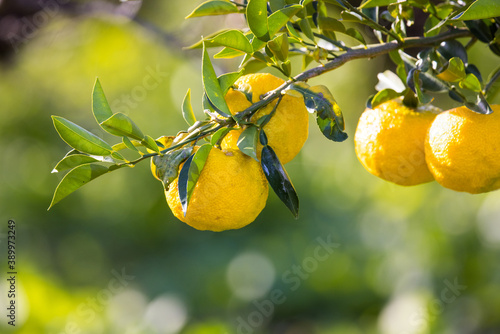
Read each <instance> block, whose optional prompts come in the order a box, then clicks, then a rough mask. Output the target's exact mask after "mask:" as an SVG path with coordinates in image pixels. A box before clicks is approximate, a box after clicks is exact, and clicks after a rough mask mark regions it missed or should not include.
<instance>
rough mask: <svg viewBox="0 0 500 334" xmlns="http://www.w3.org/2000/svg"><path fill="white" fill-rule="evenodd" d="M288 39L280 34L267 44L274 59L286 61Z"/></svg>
mask: <svg viewBox="0 0 500 334" xmlns="http://www.w3.org/2000/svg"><path fill="white" fill-rule="evenodd" d="M288 46H289V44H288V37H287V35H286V34H280V35H278V36H276V37H275V38H273V39H272V40H270V41H269V42H267V47H268V48H269V50H271V52H272V54H273V55H274V56H275V57H276V59H278V60H280V61H283V62H284V61H286V60H287V58H288Z"/></svg>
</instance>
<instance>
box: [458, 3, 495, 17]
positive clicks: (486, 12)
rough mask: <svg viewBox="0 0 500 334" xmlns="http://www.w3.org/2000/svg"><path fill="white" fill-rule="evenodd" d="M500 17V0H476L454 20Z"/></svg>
mask: <svg viewBox="0 0 500 334" xmlns="http://www.w3.org/2000/svg"><path fill="white" fill-rule="evenodd" d="M496 16H500V6H499V5H498V0H476V1H474V2H473V3H472V4H471V5H470V6H469V8H467V10H465V11H464V12H462V13H460V14H459V15H457V16H456V17H454V18H453V19H454V20H461V21H464V20H479V19H487V18H491V17H496Z"/></svg>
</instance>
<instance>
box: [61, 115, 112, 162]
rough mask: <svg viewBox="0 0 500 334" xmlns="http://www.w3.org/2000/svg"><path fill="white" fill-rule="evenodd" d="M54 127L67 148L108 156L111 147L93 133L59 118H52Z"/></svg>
mask: <svg viewBox="0 0 500 334" xmlns="http://www.w3.org/2000/svg"><path fill="white" fill-rule="evenodd" d="M52 120H53V122H54V127H55V128H56V131H57V132H58V133H59V136H61V138H62V140H64V141H65V142H66V143H67V144H68V145H69V146H71V147H73V148H74V149H75V150H78V151H80V152H83V153H88V154H94V155H110V154H111V152H112V150H113V149H112V148H111V146H110V145H109V144H108V143H106V142H105V141H104V140H102V139H101V138H99V137H97V136H96V135H94V134H93V133H91V132H89V131H87V130H85V129H84V128H82V127H81V126H79V125H76V124H75V123H73V122H70V121H68V120H67V119H65V118H63V117H59V116H52Z"/></svg>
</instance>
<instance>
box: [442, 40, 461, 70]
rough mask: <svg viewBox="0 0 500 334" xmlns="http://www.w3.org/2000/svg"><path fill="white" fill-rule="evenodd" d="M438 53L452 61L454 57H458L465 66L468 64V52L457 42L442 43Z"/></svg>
mask: <svg viewBox="0 0 500 334" xmlns="http://www.w3.org/2000/svg"><path fill="white" fill-rule="evenodd" d="M437 51H438V52H439V53H440V54H441V55H442V56H443V57H444V58H445V59H446V60H450V59H451V58H453V57H458V58H460V59H461V60H462V62H463V63H464V64H467V62H468V56H467V50H466V49H465V47H464V46H463V45H462V43H460V42H459V41H456V40H450V41H444V42H442V43H441V44H440V45H439V47H438V48H437Z"/></svg>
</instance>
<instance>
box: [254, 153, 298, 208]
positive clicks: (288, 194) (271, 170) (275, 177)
mask: <svg viewBox="0 0 500 334" xmlns="http://www.w3.org/2000/svg"><path fill="white" fill-rule="evenodd" d="M261 165H262V170H263V171H264V174H265V175H266V178H267V181H268V182H269V184H270V185H271V188H273V190H274V192H275V194H276V195H277V196H278V197H279V199H280V200H281V201H282V202H283V203H284V204H285V205H286V207H287V208H288V209H289V210H290V211H291V212H292V214H293V215H294V216H295V218H297V217H298V216H299V197H298V196H297V193H296V191H295V188H294V187H293V184H292V182H291V181H290V178H289V177H288V174H287V172H286V170H285V168H284V167H283V165H282V164H281V162H280V161H279V159H278V156H277V155H276V153H275V152H274V150H273V149H272V148H271V147H270V146H269V145H265V146H264V147H263V148H262V156H261Z"/></svg>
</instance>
